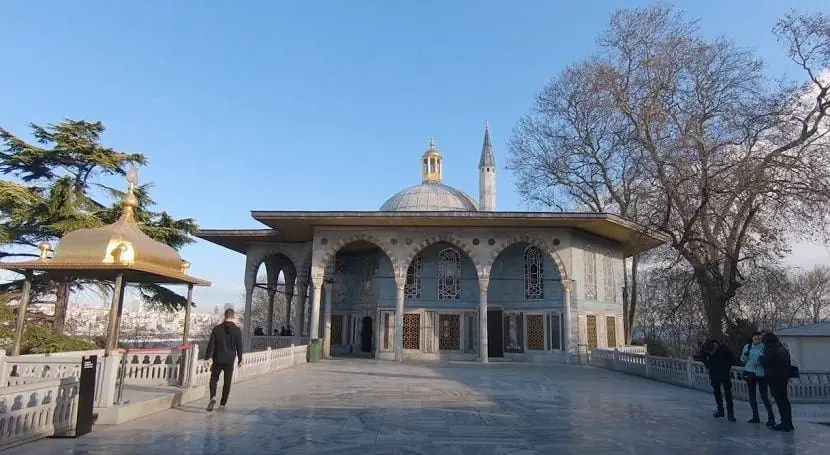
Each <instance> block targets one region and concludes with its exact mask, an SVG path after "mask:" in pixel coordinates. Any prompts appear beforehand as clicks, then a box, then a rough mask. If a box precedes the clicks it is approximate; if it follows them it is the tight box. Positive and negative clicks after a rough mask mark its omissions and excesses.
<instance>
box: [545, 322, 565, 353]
mask: <svg viewBox="0 0 830 455" xmlns="http://www.w3.org/2000/svg"><path fill="white" fill-rule="evenodd" d="M548 326H549V327H550V348H551V349H562V315H561V314H559V313H551V315H550V322H549V323H548Z"/></svg>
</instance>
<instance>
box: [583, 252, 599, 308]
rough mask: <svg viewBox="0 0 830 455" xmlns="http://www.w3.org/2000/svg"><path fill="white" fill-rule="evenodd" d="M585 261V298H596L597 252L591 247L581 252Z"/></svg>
mask: <svg viewBox="0 0 830 455" xmlns="http://www.w3.org/2000/svg"><path fill="white" fill-rule="evenodd" d="M582 256H583V257H584V262H585V299H586V300H596V298H597V254H596V252H594V250H593V249H591V248H587V249H585V250H584V251H583V252H582Z"/></svg>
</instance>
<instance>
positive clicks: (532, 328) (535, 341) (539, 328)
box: [527, 314, 545, 351]
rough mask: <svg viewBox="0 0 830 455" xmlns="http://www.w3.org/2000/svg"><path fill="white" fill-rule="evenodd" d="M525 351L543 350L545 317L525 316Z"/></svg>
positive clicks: (539, 315) (536, 315) (538, 315)
mask: <svg viewBox="0 0 830 455" xmlns="http://www.w3.org/2000/svg"><path fill="white" fill-rule="evenodd" d="M527 349H528V350H529V351H544V350H545V316H543V315H541V314H529V315H527Z"/></svg>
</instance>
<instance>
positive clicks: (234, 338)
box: [205, 308, 242, 412]
mask: <svg viewBox="0 0 830 455" xmlns="http://www.w3.org/2000/svg"><path fill="white" fill-rule="evenodd" d="M235 317H236V312H235V311H234V310H233V309H232V308H228V309H227V310H225V320H224V321H222V323H221V324H219V325H217V326H216V327H214V328H213V330H212V331H211V332H210V340H209V341H208V345H207V349H206V350H205V363H207V364H208V365H209V367H210V383H209V389H210V401H209V402H208V405H207V410H208V412H210V411H213V408H214V407H215V406H216V386H217V385H218V384H219V375H220V374H223V376H224V377H223V379H222V399H221V400H220V401H219V410H220V411H224V410H225V405H227V404H228V395H230V393H231V381H233V367H234V362H235V361H236V363H237V365H238V366H240V367H241V366H242V330H240V329H239V326H238V325H236V324H235V323H234V318H235Z"/></svg>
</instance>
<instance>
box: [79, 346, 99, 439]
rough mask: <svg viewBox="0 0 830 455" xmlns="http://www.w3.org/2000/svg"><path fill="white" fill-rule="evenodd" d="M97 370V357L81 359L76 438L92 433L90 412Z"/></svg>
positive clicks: (93, 421)
mask: <svg viewBox="0 0 830 455" xmlns="http://www.w3.org/2000/svg"><path fill="white" fill-rule="evenodd" d="M97 370H98V356H97V355H91V356H89V357H83V358H82V359H81V377H80V381H79V384H78V422H77V424H76V425H75V436H76V437H77V436H83V435H85V434H87V433H89V432H90V431H92V424H93V423H95V417H94V415H93V412H92V411H93V407H94V406H95V376H96V373H97Z"/></svg>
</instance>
